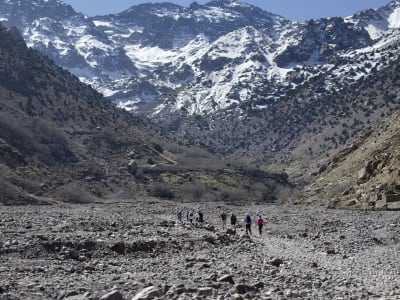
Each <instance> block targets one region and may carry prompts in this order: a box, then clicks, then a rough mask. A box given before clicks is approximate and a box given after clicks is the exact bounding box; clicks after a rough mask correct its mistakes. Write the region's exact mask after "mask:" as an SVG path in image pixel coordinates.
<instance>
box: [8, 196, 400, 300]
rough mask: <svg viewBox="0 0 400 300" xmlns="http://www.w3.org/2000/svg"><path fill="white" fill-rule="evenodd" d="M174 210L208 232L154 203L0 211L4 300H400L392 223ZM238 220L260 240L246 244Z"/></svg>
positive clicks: (342, 216)
mask: <svg viewBox="0 0 400 300" xmlns="http://www.w3.org/2000/svg"><path fill="white" fill-rule="evenodd" d="M179 207H185V208H193V209H194V210H197V209H199V208H200V209H201V210H202V211H203V212H204V217H205V224H204V226H202V227H197V228H196V227H192V226H189V225H180V224H178V223H177V222H176V212H177V205H176V204H174V203H172V202H162V201H137V202H129V201H127V202H117V203H98V204H89V205H76V206H70V205H53V206H9V207H0V299H60V300H61V299H69V300H77V299H82V300H84V299H108V300H117V299H157V298H159V299H293V298H299V299H351V298H353V299H360V298H361V299H362V298H364V299H374V298H376V299H400V256H399V250H400V227H399V226H400V217H399V212H353V211H339V210H328V209H326V208H309V207H296V206H275V205H272V206H271V205H251V206H248V205H241V206H233V205H232V206H231V205H227V204H218V203H193V204H190V203H185V204H182V205H179ZM223 210H224V211H226V212H227V213H229V212H231V211H233V212H235V213H236V215H237V216H238V218H239V221H240V222H239V223H240V224H239V228H238V229H237V233H236V234H228V233H226V231H223V230H222V227H221V224H220V222H219V217H218V216H219V214H220V213H221V212H222V211H223ZM245 213H250V214H251V215H252V216H253V219H254V220H255V219H256V216H257V215H258V214H262V216H263V217H264V219H265V221H266V224H265V231H264V233H263V235H262V236H259V234H258V233H257V230H256V226H255V225H253V235H252V236H246V235H245V234H244V227H243V225H242V222H241V220H242V219H243V216H244V214H245Z"/></svg>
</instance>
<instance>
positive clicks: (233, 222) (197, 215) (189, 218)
mask: <svg viewBox="0 0 400 300" xmlns="http://www.w3.org/2000/svg"><path fill="white" fill-rule="evenodd" d="M219 217H220V219H221V222H222V230H227V229H228V227H227V222H228V214H227V213H226V212H225V211H223V212H222V213H221V214H220V216H219ZM229 219H230V228H231V230H233V232H234V233H236V226H237V223H238V219H237V217H236V215H235V214H234V213H233V212H231V213H230V218H229ZM178 222H179V223H180V224H184V222H183V210H182V209H179V210H178ZM186 222H187V223H188V224H191V225H196V226H198V225H199V224H203V223H204V214H203V212H202V211H201V210H198V211H197V212H194V211H193V210H192V209H188V210H187V211H186ZM243 223H244V224H245V229H246V234H248V235H251V225H252V219H251V217H250V215H249V214H246V215H245V216H244V218H243ZM255 223H256V225H257V227H258V232H259V234H260V235H261V234H262V229H263V226H264V220H263V218H262V217H261V215H259V216H258V219H257V221H256V222H255Z"/></svg>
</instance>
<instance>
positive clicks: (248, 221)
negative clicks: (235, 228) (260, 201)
mask: <svg viewBox="0 0 400 300" xmlns="http://www.w3.org/2000/svg"><path fill="white" fill-rule="evenodd" d="M245 220H246V224H250V223H251V218H250V216H249V215H247V216H246V219H245Z"/></svg>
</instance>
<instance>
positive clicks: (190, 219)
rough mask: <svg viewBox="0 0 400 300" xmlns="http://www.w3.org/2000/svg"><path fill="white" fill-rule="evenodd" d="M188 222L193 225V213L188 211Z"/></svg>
mask: <svg viewBox="0 0 400 300" xmlns="http://www.w3.org/2000/svg"><path fill="white" fill-rule="evenodd" d="M187 217H188V220H189V223H190V224H193V211H192V210H191V209H190V210H189V211H188V214H187Z"/></svg>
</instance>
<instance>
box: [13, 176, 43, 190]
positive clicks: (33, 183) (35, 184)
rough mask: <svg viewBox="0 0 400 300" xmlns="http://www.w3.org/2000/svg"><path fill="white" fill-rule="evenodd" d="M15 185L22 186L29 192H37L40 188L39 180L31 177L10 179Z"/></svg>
mask: <svg viewBox="0 0 400 300" xmlns="http://www.w3.org/2000/svg"><path fill="white" fill-rule="evenodd" d="M10 182H12V183H13V184H14V185H15V186H17V187H20V188H22V189H23V190H24V191H27V192H29V193H37V192H39V191H40V190H41V187H42V185H41V182H40V180H38V179H37V178H33V177H20V176H18V177H14V178H11V179H10Z"/></svg>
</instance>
